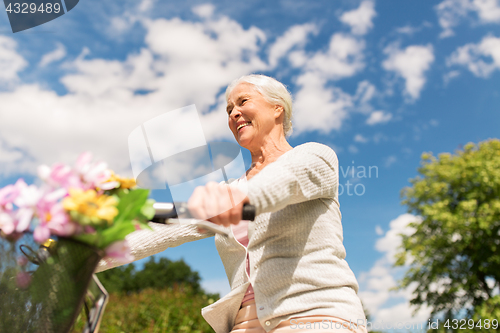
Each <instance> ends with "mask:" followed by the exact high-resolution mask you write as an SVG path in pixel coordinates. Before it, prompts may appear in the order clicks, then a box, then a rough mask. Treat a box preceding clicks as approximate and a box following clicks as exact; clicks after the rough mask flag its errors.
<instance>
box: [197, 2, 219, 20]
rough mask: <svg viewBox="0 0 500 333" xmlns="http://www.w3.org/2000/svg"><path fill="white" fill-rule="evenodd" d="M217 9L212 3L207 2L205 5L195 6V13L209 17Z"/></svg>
mask: <svg viewBox="0 0 500 333" xmlns="http://www.w3.org/2000/svg"><path fill="white" fill-rule="evenodd" d="M214 10H215V6H214V5H212V4H211V3H206V4H203V5H199V6H196V7H194V8H193V13H195V14H196V15H198V16H199V17H203V18H209V17H211V16H212V15H213V13H214Z"/></svg>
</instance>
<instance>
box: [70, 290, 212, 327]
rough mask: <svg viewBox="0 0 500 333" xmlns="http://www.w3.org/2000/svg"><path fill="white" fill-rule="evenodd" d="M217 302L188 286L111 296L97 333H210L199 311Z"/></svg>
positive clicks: (81, 321)
mask: <svg viewBox="0 0 500 333" xmlns="http://www.w3.org/2000/svg"><path fill="white" fill-rule="evenodd" d="M214 301H216V298H213V297H210V296H209V295H206V294H203V293H195V292H194V290H193V289H192V287H191V286H189V285H188V284H179V285H174V286H173V287H169V288H165V289H162V290H158V289H151V288H148V289H144V290H142V291H140V292H138V293H129V294H126V293H117V292H115V293H111V294H110V298H109V303H108V305H107V307H106V309H105V312H104V316H103V319H102V322H101V327H100V330H99V331H100V332H106V333H136V332H144V333H146V332H148V333H149V332H157V333H163V332H185V333H209V332H214V331H213V329H212V328H211V327H210V325H208V323H207V322H206V321H205V320H204V319H203V317H202V316H201V308H203V307H205V306H207V305H209V304H211V303H213V302H214ZM85 318H86V316H85V313H84V312H83V311H82V313H81V314H80V316H79V318H78V320H77V322H76V324H75V327H74V329H73V330H72V331H71V332H72V333H77V332H78V333H80V332H82V330H83V327H84V319H85Z"/></svg>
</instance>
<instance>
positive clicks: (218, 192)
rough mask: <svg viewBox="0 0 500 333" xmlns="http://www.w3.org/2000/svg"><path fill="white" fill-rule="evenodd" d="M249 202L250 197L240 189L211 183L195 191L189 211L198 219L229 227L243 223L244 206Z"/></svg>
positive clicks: (190, 201)
mask: <svg viewBox="0 0 500 333" xmlns="http://www.w3.org/2000/svg"><path fill="white" fill-rule="evenodd" d="M248 202H249V200H248V197H247V196H246V195H245V193H243V192H242V191H241V190H239V189H238V188H236V187H233V186H229V185H226V184H218V183H215V182H210V183H208V184H207V185H205V186H198V187H197V188H196V189H195V190H194V192H193V195H192V196H191V198H189V201H188V209H189V211H190V212H191V215H193V216H194V217H195V218H197V219H200V220H206V221H210V222H213V223H216V224H219V225H223V226H225V227H229V226H230V225H231V224H238V223H239V222H240V221H241V218H242V211H243V205H244V204H245V203H248Z"/></svg>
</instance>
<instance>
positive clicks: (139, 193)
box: [114, 189, 149, 224]
mask: <svg viewBox="0 0 500 333" xmlns="http://www.w3.org/2000/svg"><path fill="white" fill-rule="evenodd" d="M148 195H149V190H144V189H136V190H133V191H128V193H125V192H122V193H120V194H119V198H120V202H119V203H118V207H117V208H118V215H116V217H115V219H114V224H120V223H122V222H124V221H131V220H133V219H134V218H136V217H137V216H138V215H139V214H140V212H141V209H142V207H143V206H144V204H145V203H146V201H147V200H148Z"/></svg>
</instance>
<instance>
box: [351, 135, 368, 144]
mask: <svg viewBox="0 0 500 333" xmlns="http://www.w3.org/2000/svg"><path fill="white" fill-rule="evenodd" d="M354 142H360V143H367V142H368V139H367V138H365V137H364V136H363V135H361V134H356V135H355V136H354Z"/></svg>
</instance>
